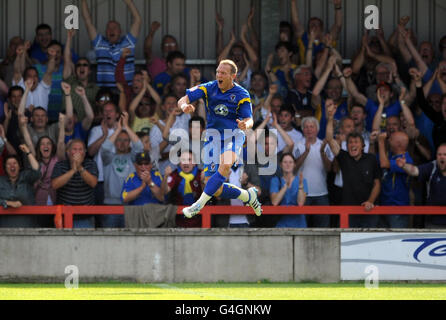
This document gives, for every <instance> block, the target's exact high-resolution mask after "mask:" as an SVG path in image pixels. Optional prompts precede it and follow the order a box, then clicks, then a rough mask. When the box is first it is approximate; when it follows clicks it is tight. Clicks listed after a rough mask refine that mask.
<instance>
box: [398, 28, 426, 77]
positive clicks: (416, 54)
mask: <svg viewBox="0 0 446 320" xmlns="http://www.w3.org/2000/svg"><path fill="white" fill-rule="evenodd" d="M399 31H400V34H399V36H400V37H403V39H404V43H405V44H406V46H407V48H408V49H409V52H410V54H411V55H412V57H413V58H414V60H415V63H416V64H417V67H418V70H420V72H421V75H422V77H423V76H424V75H425V74H426V72H427V70H428V67H427V65H426V63H425V62H424V61H423V59H422V58H421V55H420V53H419V52H418V50H417V49H416V48H415V46H414V44H413V43H412V40H411V39H410V34H409V32H407V31H406V30H404V28H403V29H400V30H399Z"/></svg>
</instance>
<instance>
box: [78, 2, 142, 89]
mask: <svg viewBox="0 0 446 320" xmlns="http://www.w3.org/2000/svg"><path fill="white" fill-rule="evenodd" d="M124 2H125V3H126V5H127V7H128V8H129V10H130V12H131V13H132V16H133V24H132V26H131V28H130V32H129V33H127V34H126V35H125V36H124V37H121V25H120V24H119V22H117V21H109V22H108V23H107V29H106V31H105V34H106V36H105V37H104V36H102V35H101V34H98V33H97V31H96V27H95V26H94V25H93V23H92V20H91V15H90V11H89V9H88V4H87V0H82V17H83V18H84V21H85V24H86V26H87V31H88V35H89V37H90V40H91V41H92V45H93V47H94V49H95V53H96V62H97V77H96V79H97V84H98V86H99V87H115V86H116V80H115V69H116V66H117V64H118V61H119V59H120V58H121V54H122V49H124V48H129V49H130V50H131V54H130V55H129V56H127V61H126V64H125V67H124V75H125V79H126V80H127V82H128V83H129V84H130V85H131V82H132V79H133V75H134V73H135V46H136V41H137V38H138V35H139V31H140V29H141V21H142V20H141V16H140V14H139V12H138V9H137V8H136V6H135V4H134V3H133V1H132V0H124Z"/></svg>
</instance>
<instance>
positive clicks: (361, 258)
mask: <svg viewBox="0 0 446 320" xmlns="http://www.w3.org/2000/svg"><path fill="white" fill-rule="evenodd" d="M370 266H375V267H376V269H375V268H372V269H373V270H377V271H378V273H379V274H377V275H376V276H378V278H379V280H380V281H382V280H446V233H393V232H390V233H373V232H372V233H348V232H346V233H341V280H364V279H366V278H367V276H368V275H369V271H370V270H371V267H370Z"/></svg>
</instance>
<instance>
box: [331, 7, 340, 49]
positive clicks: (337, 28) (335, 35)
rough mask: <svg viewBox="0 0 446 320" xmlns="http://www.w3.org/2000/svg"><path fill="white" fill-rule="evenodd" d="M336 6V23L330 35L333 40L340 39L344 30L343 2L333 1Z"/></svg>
mask: <svg viewBox="0 0 446 320" xmlns="http://www.w3.org/2000/svg"><path fill="white" fill-rule="evenodd" d="M333 4H334V6H335V18H334V20H335V22H334V24H333V26H332V27H331V30H330V34H331V37H332V39H333V40H335V41H337V40H338V39H339V33H340V32H341V30H342V0H333Z"/></svg>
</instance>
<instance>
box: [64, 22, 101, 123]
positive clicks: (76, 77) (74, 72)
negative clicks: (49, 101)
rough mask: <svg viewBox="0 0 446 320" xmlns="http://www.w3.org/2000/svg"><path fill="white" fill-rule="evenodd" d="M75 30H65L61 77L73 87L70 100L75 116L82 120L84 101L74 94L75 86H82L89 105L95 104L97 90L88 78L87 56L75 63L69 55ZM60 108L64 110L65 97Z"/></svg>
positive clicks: (83, 116) (89, 71) (89, 70)
mask: <svg viewBox="0 0 446 320" xmlns="http://www.w3.org/2000/svg"><path fill="white" fill-rule="evenodd" d="M74 35H75V30H67V43H66V45H65V49H64V68H63V79H64V81H65V82H66V83H68V84H69V85H70V86H71V88H72V89H73V90H72V91H71V92H72V94H71V100H72V101H73V108H74V110H76V114H77V118H78V120H79V121H83V120H84V118H85V117H86V114H85V109H84V103H83V101H82V97H81V96H80V95H78V94H76V93H75V92H76V88H77V87H82V88H84V90H85V94H86V96H87V99H88V102H89V103H90V105H92V106H94V105H95V98H96V95H97V93H98V91H99V87H98V86H97V85H96V83H94V82H91V81H90V80H89V78H90V74H91V68H90V62H89V61H88V59H87V58H79V59H78V61H77V62H76V64H74V63H73V60H72V55H71V46H72V41H73V37H74ZM62 110H66V97H64V99H63V104H62Z"/></svg>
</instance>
